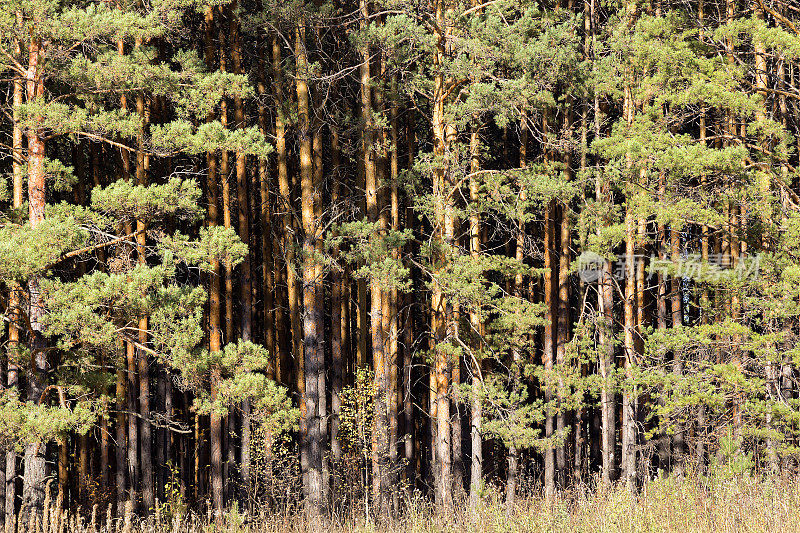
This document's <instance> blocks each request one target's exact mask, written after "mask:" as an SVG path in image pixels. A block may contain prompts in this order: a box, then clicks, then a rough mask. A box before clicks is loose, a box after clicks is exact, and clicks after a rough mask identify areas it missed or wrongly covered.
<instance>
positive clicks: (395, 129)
mask: <svg viewBox="0 0 800 533" xmlns="http://www.w3.org/2000/svg"><path fill="white" fill-rule="evenodd" d="M397 90H398V87H397V75H396V74H395V75H393V76H392V101H391V104H390V111H389V116H390V121H391V147H392V152H391V157H390V160H389V178H390V191H389V194H390V202H389V203H390V215H391V228H392V231H394V232H397V231H400V198H399V196H398V194H399V191H398V177H399V172H400V158H399V157H400V154H399V153H398V151H399V140H400V139H399V137H400V131H399V125H398V117H399V110H398V106H397ZM392 259H393V260H394V261H396V262H398V263H399V261H400V251H399V250H398V249H397V248H395V249H394V250H392ZM397 302H398V294H397V287H396V286H395V285H392V287H391V288H390V289H389V294H388V327H387V330H388V334H389V398H388V400H389V468H390V472H389V474H390V478H389V482H388V483H389V488H390V490H391V493H392V508H393V509H395V510H396V509H398V507H399V504H400V502H399V492H398V491H397V490H396V486H397V479H398V476H397V474H398V472H397V465H398V462H397V459H398V454H397V452H398V450H397V444H398V443H397V437H398V427H399V421H398V414H399V413H398V402H399V396H398V356H399V353H398V345H399V343H398V340H399V339H398V336H399V334H400V333H399V326H398V316H399V311H398V306H397Z"/></svg>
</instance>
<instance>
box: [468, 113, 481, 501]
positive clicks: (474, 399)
mask: <svg viewBox="0 0 800 533" xmlns="http://www.w3.org/2000/svg"><path fill="white" fill-rule="evenodd" d="M478 120H479V118H478V117H477V116H474V117H473V125H472V131H471V133H470V143H469V146H470V173H471V174H472V177H471V178H470V180H469V201H470V203H473V204H474V203H476V202H477V201H478V187H479V186H478V178H477V173H478V172H480V169H481V160H480V129H479V125H478ZM480 224H481V221H480V215H479V214H478V212H477V210H476V211H473V212H472V213H471V214H470V218H469V252H470V257H472V258H473V259H474V260H476V261H477V260H478V258H479V257H480V254H481V228H480ZM469 324H470V327H471V328H472V332H471V333H472V335H471V337H472V338H473V339H475V340H474V341H473V342H472V345H471V347H472V349H473V351H474V352H475V357H474V358H473V360H472V379H471V386H472V394H471V397H470V482H469V509H470V511H471V512H473V513H474V512H477V509H478V504H479V503H480V497H481V490H482V488H483V436H482V435H481V426H482V420H481V418H482V417H483V401H482V399H481V394H480V392H479V391H480V390H481V387H482V386H483V381H482V379H481V377H482V376H481V367H480V359H478V357H480V354H481V350H482V343H483V321H482V318H481V313H480V309H473V310H471V312H470V314H469Z"/></svg>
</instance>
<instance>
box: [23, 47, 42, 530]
mask: <svg viewBox="0 0 800 533" xmlns="http://www.w3.org/2000/svg"><path fill="white" fill-rule="evenodd" d="M44 60H45V48H44V46H43V45H42V43H41V42H40V41H39V40H38V39H37V38H32V39H31V41H30V43H29V45H28V70H27V72H26V76H25V78H26V87H27V101H28V103H34V102H35V101H36V100H37V99H39V98H41V97H43V95H44V79H43V77H42V70H43V68H44ZM42 120H43V118H42V117H40V116H35V117H33V121H32V123H31V125H30V126H29V127H28V130H27V131H26V135H27V137H28V222H29V224H30V226H31V229H34V230H35V229H36V228H37V227H38V226H39V225H40V224H41V223H42V221H44V211H45V203H46V192H45V179H46V160H45V141H44V138H43V137H42V132H41V130H40V127H41V126H40V124H41V122H42ZM28 297H29V298H28V301H29V310H28V320H29V322H30V346H29V349H30V353H31V357H30V361H31V366H30V368H29V369H28V372H27V374H28V379H27V393H28V401H31V402H33V403H36V404H38V403H39V401H40V398H41V395H42V392H43V391H44V387H45V385H46V381H45V379H46V372H47V356H46V352H45V342H44V337H43V336H42V329H43V325H42V318H43V316H44V309H43V308H42V305H41V294H40V292H39V279H38V278H34V279H31V280H30V281H28ZM45 449H46V444H45V443H44V442H29V443H26V446H25V459H24V477H23V482H22V508H21V510H20V513H19V523H20V524H28V521H29V517H31V516H32V515H33V514H36V515H38V514H39V513H41V511H42V504H43V501H44V490H45V479H46V477H47V465H46V463H45Z"/></svg>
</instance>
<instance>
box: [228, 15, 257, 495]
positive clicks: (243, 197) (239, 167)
mask: <svg viewBox="0 0 800 533" xmlns="http://www.w3.org/2000/svg"><path fill="white" fill-rule="evenodd" d="M236 6H237V4H236V2H235V1H234V2H233V3H231V7H230V33H231V47H230V49H231V61H232V62H233V72H234V73H235V74H240V75H244V74H245V72H244V68H243V66H242V43H241V37H240V35H239V18H238V14H237V12H236ZM233 108H234V120H235V121H236V127H237V128H244V127H245V126H246V125H247V124H246V117H245V112H244V104H243V102H242V98H241V96H238V95H236V96H234V98H233ZM247 181H248V180H247V156H246V155H245V154H244V153H241V152H239V153H237V154H236V198H237V201H238V202H237V203H238V210H237V213H238V222H239V238H240V239H241V240H242V242H243V243H244V244H246V245H247V246H248V250H250V249H252V248H251V247H250V209H249V202H248V195H247V193H248V191H247ZM250 255H251V254H250V252H248V253H247V254H245V256H244V260H243V261H242V265H241V270H240V272H239V288H240V298H241V339H242V340H243V341H250V340H252V332H253V286H252V279H251V268H250ZM229 340H232V339H229ZM230 451H233V446H231V447H230ZM240 459H241V461H240V465H239V466H240V472H241V481H242V485H243V487H244V488H245V490H249V488H250V481H251V480H250V400H247V399H245V400H243V402H242V431H241V457H240Z"/></svg>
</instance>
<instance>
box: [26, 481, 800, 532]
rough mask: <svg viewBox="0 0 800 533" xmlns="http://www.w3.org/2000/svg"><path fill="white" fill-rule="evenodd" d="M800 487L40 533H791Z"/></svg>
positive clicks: (649, 492)
mask: <svg viewBox="0 0 800 533" xmlns="http://www.w3.org/2000/svg"><path fill="white" fill-rule="evenodd" d="M799 481H800V479H796V478H792V479H785V478H760V479H759V478H755V477H737V478H728V479H720V478H713V479H710V478H705V477H697V476H691V477H687V478H684V479H676V478H668V479H660V480H656V481H651V482H649V483H647V484H646V485H645V486H644V487H643V489H642V490H641V491H640V493H639V494H637V495H635V496H634V495H631V494H630V493H629V492H628V491H627V490H626V489H624V488H623V487H614V488H611V489H609V490H605V491H589V490H572V491H569V492H562V493H560V494H559V495H557V496H556V497H555V498H554V499H553V500H552V501H550V502H547V501H546V500H544V499H543V498H540V497H525V498H519V499H518V502H517V505H516V506H515V508H514V512H513V513H510V516H507V513H506V509H505V506H504V503H503V502H502V498H501V495H500V494H499V493H493V492H491V491H489V492H488V493H487V494H486V496H485V498H484V500H483V502H482V503H481V506H480V508H479V509H478V510H477V511H476V512H474V513H469V512H467V511H462V512H451V513H441V512H436V511H435V510H434V509H433V508H432V506H431V505H430V504H426V503H422V502H423V500H421V499H420V500H418V501H414V500H411V501H408V502H406V505H405V506H404V512H403V513H402V514H401V516H400V517H398V518H397V519H395V520H394V521H392V522H391V523H388V524H387V523H384V524H378V523H375V522H374V521H367V520H365V519H364V517H363V516H362V515H360V513H357V512H356V511H355V510H354V511H352V512H351V513H348V514H349V516H348V517H346V518H345V517H342V516H339V517H333V518H330V517H329V518H326V519H325V520H309V519H308V517H306V516H303V515H298V514H290V513H285V514H275V513H271V514H267V513H263V514H260V515H259V516H251V517H248V516H246V515H245V514H243V513H241V512H237V511H230V512H228V513H226V514H225V515H224V517H220V518H219V519H217V520H213V519H210V516H209V515H207V516H202V515H185V516H180V517H179V516H174V517H169V516H167V515H165V514H161V513H158V515H156V516H151V517H150V518H149V519H145V520H138V519H136V518H135V517H128V519H127V520H125V519H122V518H121V519H110V518H109V517H106V516H101V515H102V513H101V512H100V511H96V512H97V516H96V519H95V521H94V523H92V520H91V519H90V518H88V517H87V518H85V519H83V520H80V519H79V520H76V519H75V518H74V517H68V516H66V513H64V514H63V515H62V516H63V518H62V520H59V521H58V523H57V524H53V523H52V522H51V524H49V528H48V527H45V528H40V526H39V524H38V523H37V524H36V526H35V530H36V531H42V530H44V531H48V530H49V531H51V532H58V533H90V532H91V533H98V532H99V533H103V532H107V533H145V532H146V533H151V532H152V533H156V532H159V533H160V532H163V533H173V532H174V533H177V532H181V531H199V532H203V533H212V532H214V533H273V532H274V533H278V532H281V533H282V532H296V533H306V532H309V533H310V532H312V531H314V532H316V531H326V532H327V531H331V532H337V533H339V532H341V533H345V532H348V533H350V532H352V533H373V532H374V533H395V532H397V533H400V532H419V533H444V532H456V531H458V532H462V531H469V532H473V531H474V532H484V531H487V532H498V533H499V532H504V533H505V532H507V533H515V532H536V533H545V532H552V533H572V532H576V533H577V532H587V533H588V532H592V533H596V532H598V533H645V532H648V533H649V532H653V533H656V532H664V533H673V532H674V533H694V532H697V533H712V532H714V533H716V532H722V533H728V532H730V533H733V532H737V533H738V532H742V531H747V532H754V533H755V532H773V531H774V532H790V531H800V482H799ZM52 515H54V513H51V516H52ZM45 526H46V525H45ZM54 526H55V527H54ZM26 529H27V528H26Z"/></svg>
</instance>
